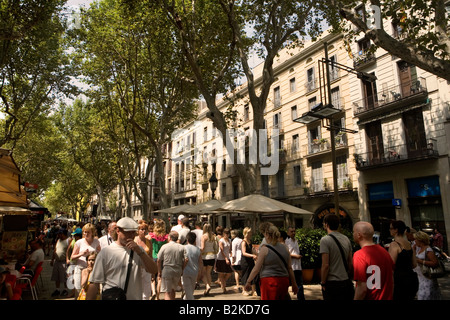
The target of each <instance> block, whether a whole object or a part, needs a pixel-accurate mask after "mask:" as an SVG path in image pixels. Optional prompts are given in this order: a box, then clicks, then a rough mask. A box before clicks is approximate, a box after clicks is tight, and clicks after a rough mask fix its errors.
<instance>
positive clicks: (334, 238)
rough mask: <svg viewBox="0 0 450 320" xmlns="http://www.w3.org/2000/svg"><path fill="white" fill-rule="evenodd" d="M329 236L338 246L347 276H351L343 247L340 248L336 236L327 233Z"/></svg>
mask: <svg viewBox="0 0 450 320" xmlns="http://www.w3.org/2000/svg"><path fill="white" fill-rule="evenodd" d="M329 236H330V237H331V238H333V240H334V241H335V242H336V244H337V246H338V248H339V251H340V252H341V257H342V262H343V263H344V267H345V270H346V271H347V274H348V277H349V278H351V275H350V270H349V268H348V262H347V259H346V258H345V254H344V249H342V246H341V244H340V242H339V240H338V239H336V237H335V236H334V235H332V234H329Z"/></svg>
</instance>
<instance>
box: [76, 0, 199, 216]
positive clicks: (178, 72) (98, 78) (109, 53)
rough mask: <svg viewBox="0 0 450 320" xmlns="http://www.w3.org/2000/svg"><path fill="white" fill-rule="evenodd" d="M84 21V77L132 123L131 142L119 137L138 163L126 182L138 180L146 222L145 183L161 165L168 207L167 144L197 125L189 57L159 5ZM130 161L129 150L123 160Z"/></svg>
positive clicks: (113, 5) (102, 9)
mask: <svg viewBox="0 0 450 320" xmlns="http://www.w3.org/2000/svg"><path fill="white" fill-rule="evenodd" d="M84 17H85V19H83V21H82V24H83V28H82V30H81V31H80V34H79V43H78V48H79V52H80V53H81V54H82V55H83V57H84V62H83V67H82V71H83V74H84V75H85V77H86V79H87V81H88V83H89V84H91V85H93V86H95V90H92V91H91V92H90V93H88V94H90V96H91V97H92V98H93V99H95V101H96V102H97V103H98V104H101V105H102V106H104V108H105V110H110V111H109V115H110V116H111V117H119V118H118V119H121V120H120V121H126V122H128V123H129V124H131V125H132V127H127V129H126V130H125V131H123V132H122V133H125V134H126V135H127V136H128V140H127V141H128V142H131V144H130V143H127V142H126V141H125V140H124V139H123V138H119V139H118V140H119V141H121V142H123V144H122V146H123V147H124V148H125V149H126V150H128V151H129V153H132V154H133V157H132V161H133V162H134V166H133V167H131V168H128V170H126V171H125V172H126V173H125V172H124V174H123V178H124V179H126V178H128V179H129V181H130V182H132V183H133V185H134V191H135V194H136V195H137V196H138V197H139V199H140V200H141V203H143V209H144V210H143V212H144V214H143V216H144V219H147V218H148V201H149V199H148V192H147V190H148V189H147V188H148V184H147V183H146V182H147V181H148V180H149V175H150V173H151V172H152V170H153V167H154V166H156V171H157V172H158V173H159V175H158V176H159V185H160V188H161V202H162V206H163V207H165V206H168V203H167V195H166V190H165V189H166V188H165V179H164V167H163V160H164V159H163V156H164V155H163V153H162V146H163V145H164V144H165V143H167V142H169V141H170V136H171V134H172V132H173V131H174V130H175V129H176V128H178V127H181V126H183V125H184V124H185V123H186V122H187V121H191V120H193V118H194V116H195V106H196V105H195V103H194V98H197V97H198V91H197V88H196V87H195V86H193V84H192V83H190V82H189V81H186V79H187V77H186V75H187V71H186V63H185V59H184V57H183V55H182V54H181V52H180V49H179V48H178V47H177V46H176V44H175V43H174V41H173V39H172V37H170V34H171V33H173V30H172V29H171V26H170V24H169V23H168V22H167V20H166V19H164V16H162V15H161V12H160V10H159V7H157V6H154V5H153V4H152V2H149V3H146V2H144V3H141V2H139V3H136V4H134V5H133V6H132V7H131V8H130V7H128V6H125V5H124V4H123V3H122V1H118V0H115V1H114V0H112V1H102V2H99V3H97V4H95V5H94V6H91V8H90V9H89V10H88V11H86V13H85V15H84ZM111 119H112V118H111ZM110 124H113V122H110ZM111 128H112V126H111ZM113 131H115V132H119V131H117V130H113ZM113 131H111V132H113ZM117 138H118V137H117ZM128 156H129V154H128V155H125V154H123V153H122V159H125V158H128ZM143 158H147V159H149V161H148V163H147V166H146V168H142V167H141V160H142V159H143ZM129 160H130V159H129V158H128V160H127V161H125V163H126V165H127V166H128V164H129V163H130V162H129ZM122 165H124V163H122ZM121 169H127V167H126V166H125V165H124V166H122V168H121ZM120 172H122V171H120ZM123 184H124V186H125V183H124V182H123Z"/></svg>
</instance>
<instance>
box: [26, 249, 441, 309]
mask: <svg viewBox="0 0 450 320" xmlns="http://www.w3.org/2000/svg"><path fill="white" fill-rule="evenodd" d="M446 270H447V274H446V276H445V277H443V278H439V279H438V281H439V286H440V289H441V294H442V299H443V300H450V262H447V263H446ZM51 274H52V267H51V266H50V258H49V257H46V260H45V261H44V264H43V272H42V273H41V278H40V279H39V280H38V297H39V300H73V298H72V299H69V298H66V297H52V296H51V295H52V293H53V292H54V291H55V289H56V287H55V282H54V281H51ZM216 279H217V275H216V274H215V273H214V272H213V281H214V280H216ZM234 286H235V281H234V277H230V279H229V280H228V282H227V293H222V290H221V288H220V287H219V285H218V284H213V285H212V288H211V291H210V293H209V295H208V296H204V295H203V291H204V289H205V288H204V286H203V285H201V287H200V289H198V290H195V292H194V297H195V300H240V301H258V300H260V298H259V297H258V296H244V295H243V294H242V292H241V291H239V290H233V288H234ZM62 288H63V285H61V289H62ZM304 291H305V298H306V300H307V301H308V300H315V301H317V300H323V299H322V293H321V288H320V285H319V284H317V283H315V284H305V285H304ZM290 293H291V297H292V299H293V300H295V299H296V297H294V296H293V294H292V292H290ZM22 299H23V300H32V296H31V293H30V292H29V291H25V292H23V294H22ZM160 299H161V300H163V299H164V295H163V294H161V297H160ZM176 300H181V292H177V294H176Z"/></svg>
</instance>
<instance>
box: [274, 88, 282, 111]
mask: <svg viewBox="0 0 450 320" xmlns="http://www.w3.org/2000/svg"><path fill="white" fill-rule="evenodd" d="M273 107H274V108H279V107H281V92H280V87H279V86H278V87H276V88H275V89H273Z"/></svg>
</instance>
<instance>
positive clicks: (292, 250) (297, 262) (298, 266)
mask: <svg viewBox="0 0 450 320" xmlns="http://www.w3.org/2000/svg"><path fill="white" fill-rule="evenodd" d="M284 243H285V244H286V246H287V247H288V249H289V254H300V248H299V247H298V242H297V240H296V239H294V240H292V239H291V238H287V239H286V241H285V242H284ZM291 262H292V270H302V259H294V258H292V257H291Z"/></svg>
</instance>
